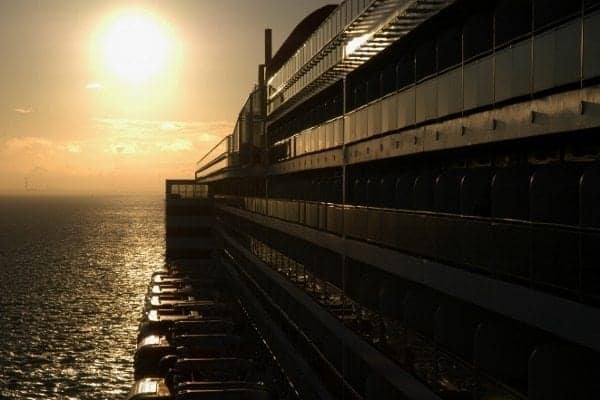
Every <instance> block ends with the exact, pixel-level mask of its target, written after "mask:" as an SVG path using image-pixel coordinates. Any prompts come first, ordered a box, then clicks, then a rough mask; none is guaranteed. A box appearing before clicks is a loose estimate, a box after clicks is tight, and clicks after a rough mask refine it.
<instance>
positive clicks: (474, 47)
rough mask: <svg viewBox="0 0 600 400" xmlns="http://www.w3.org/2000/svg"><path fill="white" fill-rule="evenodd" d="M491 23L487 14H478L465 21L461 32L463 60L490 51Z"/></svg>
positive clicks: (490, 16)
mask: <svg viewBox="0 0 600 400" xmlns="http://www.w3.org/2000/svg"><path fill="white" fill-rule="evenodd" d="M492 22H493V21H492V14H491V13H489V12H482V13H478V14H476V15H473V16H472V17H471V18H469V19H468V20H467V22H466V23H465V27H464V30H463V49H464V50H463V51H464V57H465V60H468V59H470V58H472V57H475V56H478V55H480V54H482V53H485V52H487V51H489V50H491V48H492Z"/></svg>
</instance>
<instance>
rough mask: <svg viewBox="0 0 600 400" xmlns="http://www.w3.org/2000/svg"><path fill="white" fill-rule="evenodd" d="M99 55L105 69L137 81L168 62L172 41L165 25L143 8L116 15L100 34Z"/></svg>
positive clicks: (126, 79)
mask: <svg viewBox="0 0 600 400" xmlns="http://www.w3.org/2000/svg"><path fill="white" fill-rule="evenodd" d="M101 50H102V58H103V60H104V63H105V65H106V67H108V69H109V70H110V71H111V72H112V73H114V74H115V75H116V76H117V77H118V78H120V79H122V80H124V81H126V82H129V83H140V82H144V81H147V80H149V79H150V78H153V77H155V76H157V75H158V74H159V73H161V72H162V71H163V70H164V69H165V67H166V65H167V64H168V62H169V58H170V56H171V54H170V53H171V50H172V43H171V39H170V38H169V35H168V32H167V31H166V29H165V27H164V26H163V25H162V24H161V23H160V22H159V21H158V20H156V19H155V18H153V17H152V16H151V15H148V14H146V13H144V12H135V13H126V14H121V15H117V16H116V17H115V18H114V20H112V21H111V22H110V23H109V24H108V26H107V29H106V31H105V33H104V34H103V35H102V38H101Z"/></svg>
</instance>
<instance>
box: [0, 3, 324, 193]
mask: <svg viewBox="0 0 600 400" xmlns="http://www.w3.org/2000/svg"><path fill="white" fill-rule="evenodd" d="M328 3H332V1H323V0H303V1H295V0H244V1H242V0H219V1H207V0H168V1H167V0H164V1H146V2H139V1H138V2H131V1H130V2H126V1H106V0H38V1H34V0H23V1H3V2H0V52H1V55H2V56H1V57H0V194H6V193H23V192H25V189H26V185H27V188H28V190H29V192H30V193H48V194H50V193H85V194H88V193H137V192H155V193H160V192H161V191H162V190H163V182H164V179H165V178H190V177H192V176H193V171H194V164H195V161H196V160H197V159H198V158H199V157H200V156H201V155H202V154H203V153H204V152H205V151H206V150H207V149H208V148H210V147H211V146H212V145H213V144H214V143H216V141H217V140H218V139H219V138H220V137H222V136H224V135H226V134H228V133H230V131H231V129H232V126H233V123H234V120H235V118H236V116H237V113H238V111H239V109H240V107H241V106H242V103H243V101H244V100H245V97H246V96H247V94H248V93H249V91H250V89H251V87H252V85H253V84H254V83H255V81H256V76H257V70H256V68H257V65H258V64H260V63H262V61H263V57H264V50H263V35H264V33H263V32H264V28H266V27H270V28H272V29H273V37H274V49H275V50H276V49H277V48H278V46H279V45H280V44H281V42H282V41H283V40H284V39H285V37H287V35H288V34H289V32H290V31H291V30H292V29H293V27H294V26H295V25H296V24H297V23H298V22H299V21H300V20H301V19H302V18H303V17H304V16H306V15H307V14H308V13H310V12H311V11H313V10H314V9H316V8H318V7H320V6H322V5H325V4H328ZM334 3H335V1H334ZM132 26H133V28H132ZM132 48H133V49H134V50H132ZM139 60H144V62H143V66H142V67H140V66H139ZM136 63H138V64H136ZM131 65H133V67H131ZM136 65H137V66H136Z"/></svg>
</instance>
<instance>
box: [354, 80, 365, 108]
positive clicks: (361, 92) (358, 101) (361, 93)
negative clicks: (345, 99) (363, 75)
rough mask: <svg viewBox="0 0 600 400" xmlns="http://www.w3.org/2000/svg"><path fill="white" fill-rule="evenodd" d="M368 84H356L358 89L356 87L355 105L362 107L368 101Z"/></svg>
mask: <svg viewBox="0 0 600 400" xmlns="http://www.w3.org/2000/svg"><path fill="white" fill-rule="evenodd" d="M366 92H367V85H366V83H363V82H361V83H359V84H358V85H356V89H354V106H355V107H360V106H362V105H363V104H365V103H366V100H367V99H366V97H367V93H366Z"/></svg>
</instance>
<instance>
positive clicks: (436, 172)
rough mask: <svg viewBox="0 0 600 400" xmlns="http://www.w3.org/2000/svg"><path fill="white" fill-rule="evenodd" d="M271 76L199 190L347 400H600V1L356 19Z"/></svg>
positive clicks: (301, 50)
mask: <svg viewBox="0 0 600 400" xmlns="http://www.w3.org/2000/svg"><path fill="white" fill-rule="evenodd" d="M258 71H259V77H258V81H257V84H256V87H255V89H254V90H253V91H252V93H251V94H250V95H249V97H248V100H247V102H246V103H245V104H244V106H243V108H242V110H241V111H240V114H239V118H238V120H237V124H236V127H235V130H234V132H233V133H232V134H231V135H230V136H227V137H226V138H225V139H223V141H221V142H220V143H219V144H218V145H217V146H215V147H214V148H213V149H212V150H211V151H210V152H209V153H208V154H207V155H205V156H204V157H203V158H202V159H201V160H200V161H199V162H198V164H197V170H196V173H195V183H196V185H202V187H207V188H208V193H209V194H210V196H212V197H213V198H214V204H215V205H214V207H215V215H216V217H215V231H216V233H217V236H218V237H219V243H220V246H221V250H220V253H219V254H220V257H221V258H222V259H223V262H225V263H227V264H228V265H231V266H234V267H235V268H237V271H239V273H240V277H241V278H240V279H241V280H242V281H244V282H245V285H246V287H247V288H248V290H251V291H252V292H253V293H254V295H255V296H256V297H257V298H260V299H261V300H260V301H261V302H262V303H261V304H262V307H263V308H264V312H265V313H266V314H268V316H269V317H268V318H270V319H272V321H273V324H274V325H275V326H278V327H279V329H280V330H281V332H282V338H281V340H287V341H288V342H289V343H291V344H292V345H293V347H295V348H296V349H297V350H298V352H299V353H300V355H301V356H302V357H303V362H304V363H305V364H306V366H307V368H310V369H311V370H312V371H313V372H314V376H316V377H318V380H319V382H320V384H322V385H323V387H324V388H326V391H327V392H328V393H329V394H330V395H331V396H332V397H337V398H369V399H381V398H393V399H397V398H407V399H429V398H431V399H435V398H448V399H450V398H452V399H456V398H461V399H463V398H464V399H492V398H494V399H496V398H498V399H522V398H531V399H588V398H589V399H591V398H595V397H596V393H599V389H600V379H598V378H600V375H599V374H600V369H599V361H600V357H599V353H598V352H599V351H600V309H599V308H598V306H599V304H600V302H599V301H600V259H599V257H598V254H599V253H598V249H599V248H600V205H599V204H600V163H599V160H600V136H599V133H600V131H599V127H600V87H599V86H598V83H599V82H600V2H598V1H592V0H571V1H563V0H499V1H480V0H458V1H451V0H372V1H368V0H346V1H343V2H342V3H341V4H339V5H337V6H336V5H333V6H327V7H324V8H321V9H319V10H316V11H315V12H314V13H312V14H311V15H309V16H308V17H306V18H305V19H304V20H303V21H302V22H301V23H300V24H299V25H298V27H297V28H296V29H295V30H294V31H293V32H292V34H291V35H290V37H289V38H288V39H287V40H286V41H285V42H284V44H283V45H282V47H281V48H280V49H279V50H278V51H277V52H276V53H275V54H274V55H273V54H272V51H271V39H270V31H267V32H266V36H265V64H264V65H262V66H259V68H258ZM284 364H285V362H284ZM311 376H312V375H311ZM298 379H299V380H300V381H301V380H302V379H301V378H298ZM305 384H306V385H309V384H310V383H308V382H305ZM299 387H301V385H300V386H299Z"/></svg>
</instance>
